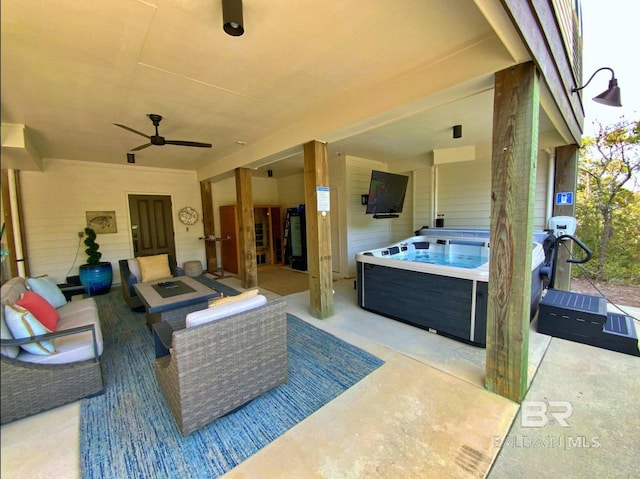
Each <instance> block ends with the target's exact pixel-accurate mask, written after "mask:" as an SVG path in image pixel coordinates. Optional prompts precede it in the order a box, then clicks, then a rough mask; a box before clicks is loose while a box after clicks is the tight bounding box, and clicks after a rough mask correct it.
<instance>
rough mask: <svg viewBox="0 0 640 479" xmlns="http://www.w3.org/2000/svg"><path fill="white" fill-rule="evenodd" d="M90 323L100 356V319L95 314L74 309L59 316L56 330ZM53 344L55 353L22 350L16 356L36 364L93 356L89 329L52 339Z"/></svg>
mask: <svg viewBox="0 0 640 479" xmlns="http://www.w3.org/2000/svg"><path fill="white" fill-rule="evenodd" d="M90 299H92V298H90ZM89 318H91V319H89ZM92 323H93V324H94V325H95V326H96V342H97V343H98V356H100V355H102V351H103V349H104V347H103V340H102V331H101V329H100V321H99V319H98V316H97V315H89V314H86V312H85V313H84V314H83V313H82V312H80V311H76V312H74V313H72V314H70V315H67V316H64V317H61V318H60V321H59V322H58V331H64V330H67V329H71V328H75V327H78V326H85V325H87V324H92ZM53 344H54V346H55V348H56V354H51V355H49V356H36V355H35V354H27V353H25V352H24V351H23V352H21V353H20V355H19V356H18V359H20V360H22V361H28V362H30V363H38V364H66V363H74V362H77V361H86V360H87V359H93V358H94V352H93V337H92V335H91V331H87V332H85V333H77V334H70V335H69V336H62V337H59V338H55V339H53Z"/></svg>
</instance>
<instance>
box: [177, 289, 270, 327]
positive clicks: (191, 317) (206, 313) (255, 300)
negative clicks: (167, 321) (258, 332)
mask: <svg viewBox="0 0 640 479" xmlns="http://www.w3.org/2000/svg"><path fill="white" fill-rule="evenodd" d="M265 304H267V298H266V297H265V296H263V295H261V294H258V295H256V296H252V297H250V298H246V299H244V300H242V301H237V302H234V303H227V304H222V305H220V306H214V307H211V308H207V309H203V310H201V311H194V312H193V313H189V314H187V317H186V318H185V325H186V327H187V328H191V327H193V326H198V325H200V324H205V323H208V322H210V321H215V320H216V319H222V318H226V317H227V316H232V315H234V314H238V313H244V312H245V311H249V310H251V309H255V308H259V307H260V306H264V305H265Z"/></svg>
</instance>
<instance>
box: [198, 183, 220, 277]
mask: <svg viewBox="0 0 640 479" xmlns="http://www.w3.org/2000/svg"><path fill="white" fill-rule="evenodd" d="M200 198H201V200H202V222H203V224H204V237H205V238H207V237H215V235H216V234H215V226H214V222H213V221H214V218H215V215H214V213H213V197H212V196H211V183H209V181H201V182H200ZM204 252H205V258H206V261H207V267H206V270H207V271H208V272H209V273H212V274H213V273H216V272H217V271H218V256H217V254H216V242H215V241H207V240H206V239H205V242H204Z"/></svg>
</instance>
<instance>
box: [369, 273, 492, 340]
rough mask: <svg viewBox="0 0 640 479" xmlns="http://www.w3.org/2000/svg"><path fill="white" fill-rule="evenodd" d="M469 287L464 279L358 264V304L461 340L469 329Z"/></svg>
mask: <svg viewBox="0 0 640 479" xmlns="http://www.w3.org/2000/svg"><path fill="white" fill-rule="evenodd" d="M472 287H473V282H472V281H471V280H467V279H461V278H452V277H448V276H440V275H435V274H429V273H421V272H417V271H407V270H401V269H395V268H390V267H387V266H380V265H372V264H362V263H360V264H359V265H358V304H360V305H361V306H362V307H363V308H364V309H367V310H369V311H373V312H376V313H379V314H382V315H384V316H388V317H391V318H394V319H398V320H400V321H403V322H407V323H409V324H413V325H415V326H418V327H421V328H423V329H435V330H437V331H438V332H439V333H441V334H445V335H451V336H454V337H456V338H459V339H462V340H464V341H469V336H470V331H471V306H472V305H471V294H472ZM363 292H364V294H363ZM485 307H486V306H485ZM485 317H486V311H485ZM476 322H477V321H476ZM485 327H486V326H485ZM482 343H484V335H483V336H482Z"/></svg>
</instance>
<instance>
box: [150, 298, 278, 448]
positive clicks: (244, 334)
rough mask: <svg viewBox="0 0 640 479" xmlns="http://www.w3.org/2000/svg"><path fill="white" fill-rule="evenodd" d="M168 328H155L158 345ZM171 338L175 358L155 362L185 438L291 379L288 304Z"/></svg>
mask: <svg viewBox="0 0 640 479" xmlns="http://www.w3.org/2000/svg"><path fill="white" fill-rule="evenodd" d="M166 328H170V326H169V325H168V324H166V323H158V324H156V325H154V334H155V335H156V345H158V341H159V335H160V336H162V335H163V333H162V332H161V330H162V329H166ZM169 332H170V334H171V346H170V347H171V348H172V349H171V353H170V354H167V355H166V356H163V357H159V358H157V359H156V360H155V371H156V378H157V380H158V384H159V386H160V389H161V390H162V393H163V394H164V396H165V399H166V401H167V403H168V405H169V408H170V409H171V412H172V413H173V415H174V417H175V420H176V423H177V425H178V428H179V429H180V432H181V433H182V434H183V435H185V436H186V435H188V434H191V433H192V432H193V431H196V430H197V429H200V428H201V427H203V426H205V425H207V424H209V423H210V422H212V421H213V420H215V419H217V418H218V417H220V416H223V415H225V414H227V413H228V412H230V411H233V410H234V409H236V408H238V407H240V406H242V405H243V404H245V403H247V402H248V401H250V400H252V399H254V398H255V397H257V396H259V395H261V394H263V393H265V392H267V391H268V390H270V389H272V388H273V387H275V386H277V385H279V384H281V383H283V382H285V381H286V380H287V378H288V376H287V320H286V312H285V302H284V301H283V300H277V301H273V302H271V303H267V304H266V305H264V306H261V307H259V308H256V309H252V310H250V311H246V312H243V313H239V314H236V315H233V316H228V317H225V318H223V319H218V320H215V321H212V322H209V323H206V324H202V325H200V326H195V327H191V328H186V329H182V330H179V331H169Z"/></svg>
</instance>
